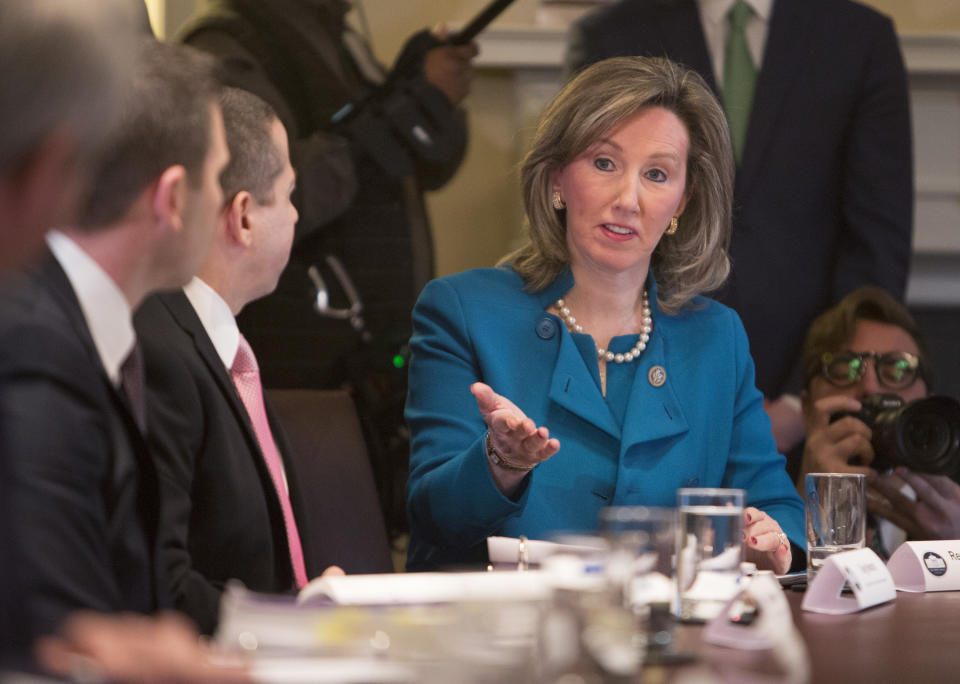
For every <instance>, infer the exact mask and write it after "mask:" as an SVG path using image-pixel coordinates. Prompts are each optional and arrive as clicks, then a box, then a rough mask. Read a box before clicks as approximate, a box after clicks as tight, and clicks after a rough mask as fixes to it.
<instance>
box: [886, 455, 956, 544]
mask: <svg viewBox="0 0 960 684" xmlns="http://www.w3.org/2000/svg"><path fill="white" fill-rule="evenodd" d="M903 482H905V483H906V484H908V485H910V487H911V488H912V489H913V491H914V492H915V493H916V495H917V500H916V501H913V500H911V499H910V498H909V497H907V496H905V495H904V494H903V493H902V492H901V491H900V485H901V483H903ZM869 484H870V490H869V491H868V503H869V508H870V511H871V512H872V513H875V514H876V515H879V516H881V517H883V518H886V519H887V520H889V521H890V522H892V523H893V524H895V525H897V526H898V527H902V528H903V529H904V530H906V531H907V534H908V535H909V536H910V538H911V539H960V485H958V484H957V483H956V482H954V481H953V480H951V479H950V478H949V477H946V476H945V475H927V474H925V473H914V472H911V471H910V470H907V469H906V468H903V467H899V468H897V469H896V471H895V474H894V475H890V476H885V477H874V478H871V479H870V482H869ZM878 495H879V496H878Z"/></svg>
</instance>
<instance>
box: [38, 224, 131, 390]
mask: <svg viewBox="0 0 960 684" xmlns="http://www.w3.org/2000/svg"><path fill="white" fill-rule="evenodd" d="M47 246H48V247H49V248H50V251H51V252H52V253H53V256H54V258H55V259H56V260H57V263H59V264H60V267H61V268H62V269H63V270H64V272H65V273H66V274H67V280H69V281H70V286H71V287H72V288H73V291H74V293H75V294H76V296H77V299H78V300H79V301H80V310H81V311H82V312H83V318H84V320H85V321H86V322H87V328H88V329H89V330H90V336H91V337H92V338H93V344H94V346H95V347H96V349H97V354H98V355H99V356H100V361H101V363H103V367H104V369H105V370H106V371H107V377H108V378H110V381H111V382H112V383H113V384H114V386H116V387H119V386H120V366H121V365H122V364H123V362H124V361H125V360H126V358H127V356H128V355H129V354H130V351H131V350H132V349H133V345H134V344H135V343H136V341H137V336H136V333H135V332H134V330H133V320H132V317H133V312H132V311H131V310H130V304H129V303H127V299H126V297H124V296H123V292H122V291H121V290H120V288H119V287H117V284H116V283H115V282H114V281H113V279H112V278H111V277H110V276H109V275H107V273H106V271H104V270H103V269H102V268H101V267H100V264H98V263H97V262H96V261H94V260H93V259H92V258H91V257H90V256H89V255H88V254H87V253H86V252H84V251H83V250H82V249H81V248H80V247H79V246H78V245H77V243H75V242H74V241H73V240H71V239H70V238H68V237H67V236H66V235H64V234H63V233H61V232H59V231H57V230H51V231H50V232H49V233H47Z"/></svg>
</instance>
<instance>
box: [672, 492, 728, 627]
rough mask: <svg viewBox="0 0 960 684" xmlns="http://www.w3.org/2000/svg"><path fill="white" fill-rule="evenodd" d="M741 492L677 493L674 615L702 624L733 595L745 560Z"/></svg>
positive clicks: (716, 612)
mask: <svg viewBox="0 0 960 684" xmlns="http://www.w3.org/2000/svg"><path fill="white" fill-rule="evenodd" d="M744 498H745V493H744V491H743V490H742V489H714V488H687V489H678V490H677V510H678V520H679V522H678V524H677V538H676V565H677V601H676V604H675V611H674V612H675V614H676V615H677V617H679V618H681V619H682V620H687V621H693V622H700V621H704V620H709V619H711V618H713V617H714V616H716V615H717V614H718V613H719V612H720V610H721V609H722V608H723V605H724V603H726V602H727V601H728V600H729V599H730V598H731V597H732V596H733V595H734V594H735V593H736V592H737V580H738V578H739V576H740V561H741V560H742V557H743V547H742V535H743V502H744Z"/></svg>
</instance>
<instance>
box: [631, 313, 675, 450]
mask: <svg viewBox="0 0 960 684" xmlns="http://www.w3.org/2000/svg"><path fill="white" fill-rule="evenodd" d="M655 315H656V314H655ZM658 328H659V330H658ZM669 328H670V323H669V320H668V319H667V317H666V316H663V315H661V316H659V317H656V322H655V324H654V330H653V334H652V335H651V337H650V343H649V345H648V346H647V348H646V350H645V351H644V353H643V356H641V357H640V359H639V360H637V361H635V362H634V363H637V364H638V366H637V377H636V379H635V380H634V382H633V389H632V390H631V392H630V398H629V400H628V401H627V412H626V416H627V418H626V419H625V420H624V424H623V438H622V440H621V452H625V451H626V450H627V449H629V448H630V447H631V446H633V445H635V444H640V443H642V442H653V441H656V440H659V439H665V438H667V437H673V436H675V435H680V434H683V433H684V432H687V430H689V426H688V425H687V419H686V417H685V416H684V415H683V410H682V409H681V407H680V402H679V401H678V400H677V395H676V394H675V393H674V391H673V384H672V381H671V379H670V368H671V366H670V363H669V359H668V357H667V354H666V349H665V348H666V342H665V340H666V339H667V334H668V333H669V332H670V331H669ZM655 367H659V368H660V369H663V372H664V373H666V380H665V382H664V383H663V384H662V385H661V386H660V387H655V386H654V384H653V381H652V380H651V378H650V371H651V369H654V368H655Z"/></svg>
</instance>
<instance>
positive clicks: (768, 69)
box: [736, 0, 812, 204]
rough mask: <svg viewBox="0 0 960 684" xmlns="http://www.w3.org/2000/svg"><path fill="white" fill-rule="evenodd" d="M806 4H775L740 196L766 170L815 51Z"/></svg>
mask: <svg viewBox="0 0 960 684" xmlns="http://www.w3.org/2000/svg"><path fill="white" fill-rule="evenodd" d="M804 1H805V0H777V2H776V3H774V6H773V16H772V17H771V18H770V27H769V30H768V32H767V44H766V47H765V48H764V55H763V66H762V68H761V69H760V73H759V74H758V75H757V87H756V92H755V93H754V98H753V109H752V111H751V112H750V125H749V128H748V130H747V141H746V145H745V147H744V150H743V160H742V162H741V164H740V168H738V169H737V179H736V188H737V192H736V194H737V195H740V193H741V191H742V190H741V189H743V188H749V187H750V185H751V183H752V182H753V178H754V177H755V175H756V174H757V173H760V172H761V171H762V169H763V159H764V156H765V149H766V147H767V145H768V144H769V142H770V137H771V136H772V135H773V132H774V130H775V129H776V124H777V118H778V117H779V115H780V111H781V109H782V108H783V103H784V100H785V99H786V96H787V93H788V92H789V90H790V88H791V86H792V84H794V83H795V82H796V78H797V72H799V71H800V69H802V68H803V63H804V61H805V60H806V59H807V54H808V52H809V50H810V49H812V48H811V47H810V45H809V43H810V41H809V40H808V33H809V28H810V22H811V12H805V11H803V10H802V8H800V7H799V2H804ZM741 203H742V202H737V204H741Z"/></svg>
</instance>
